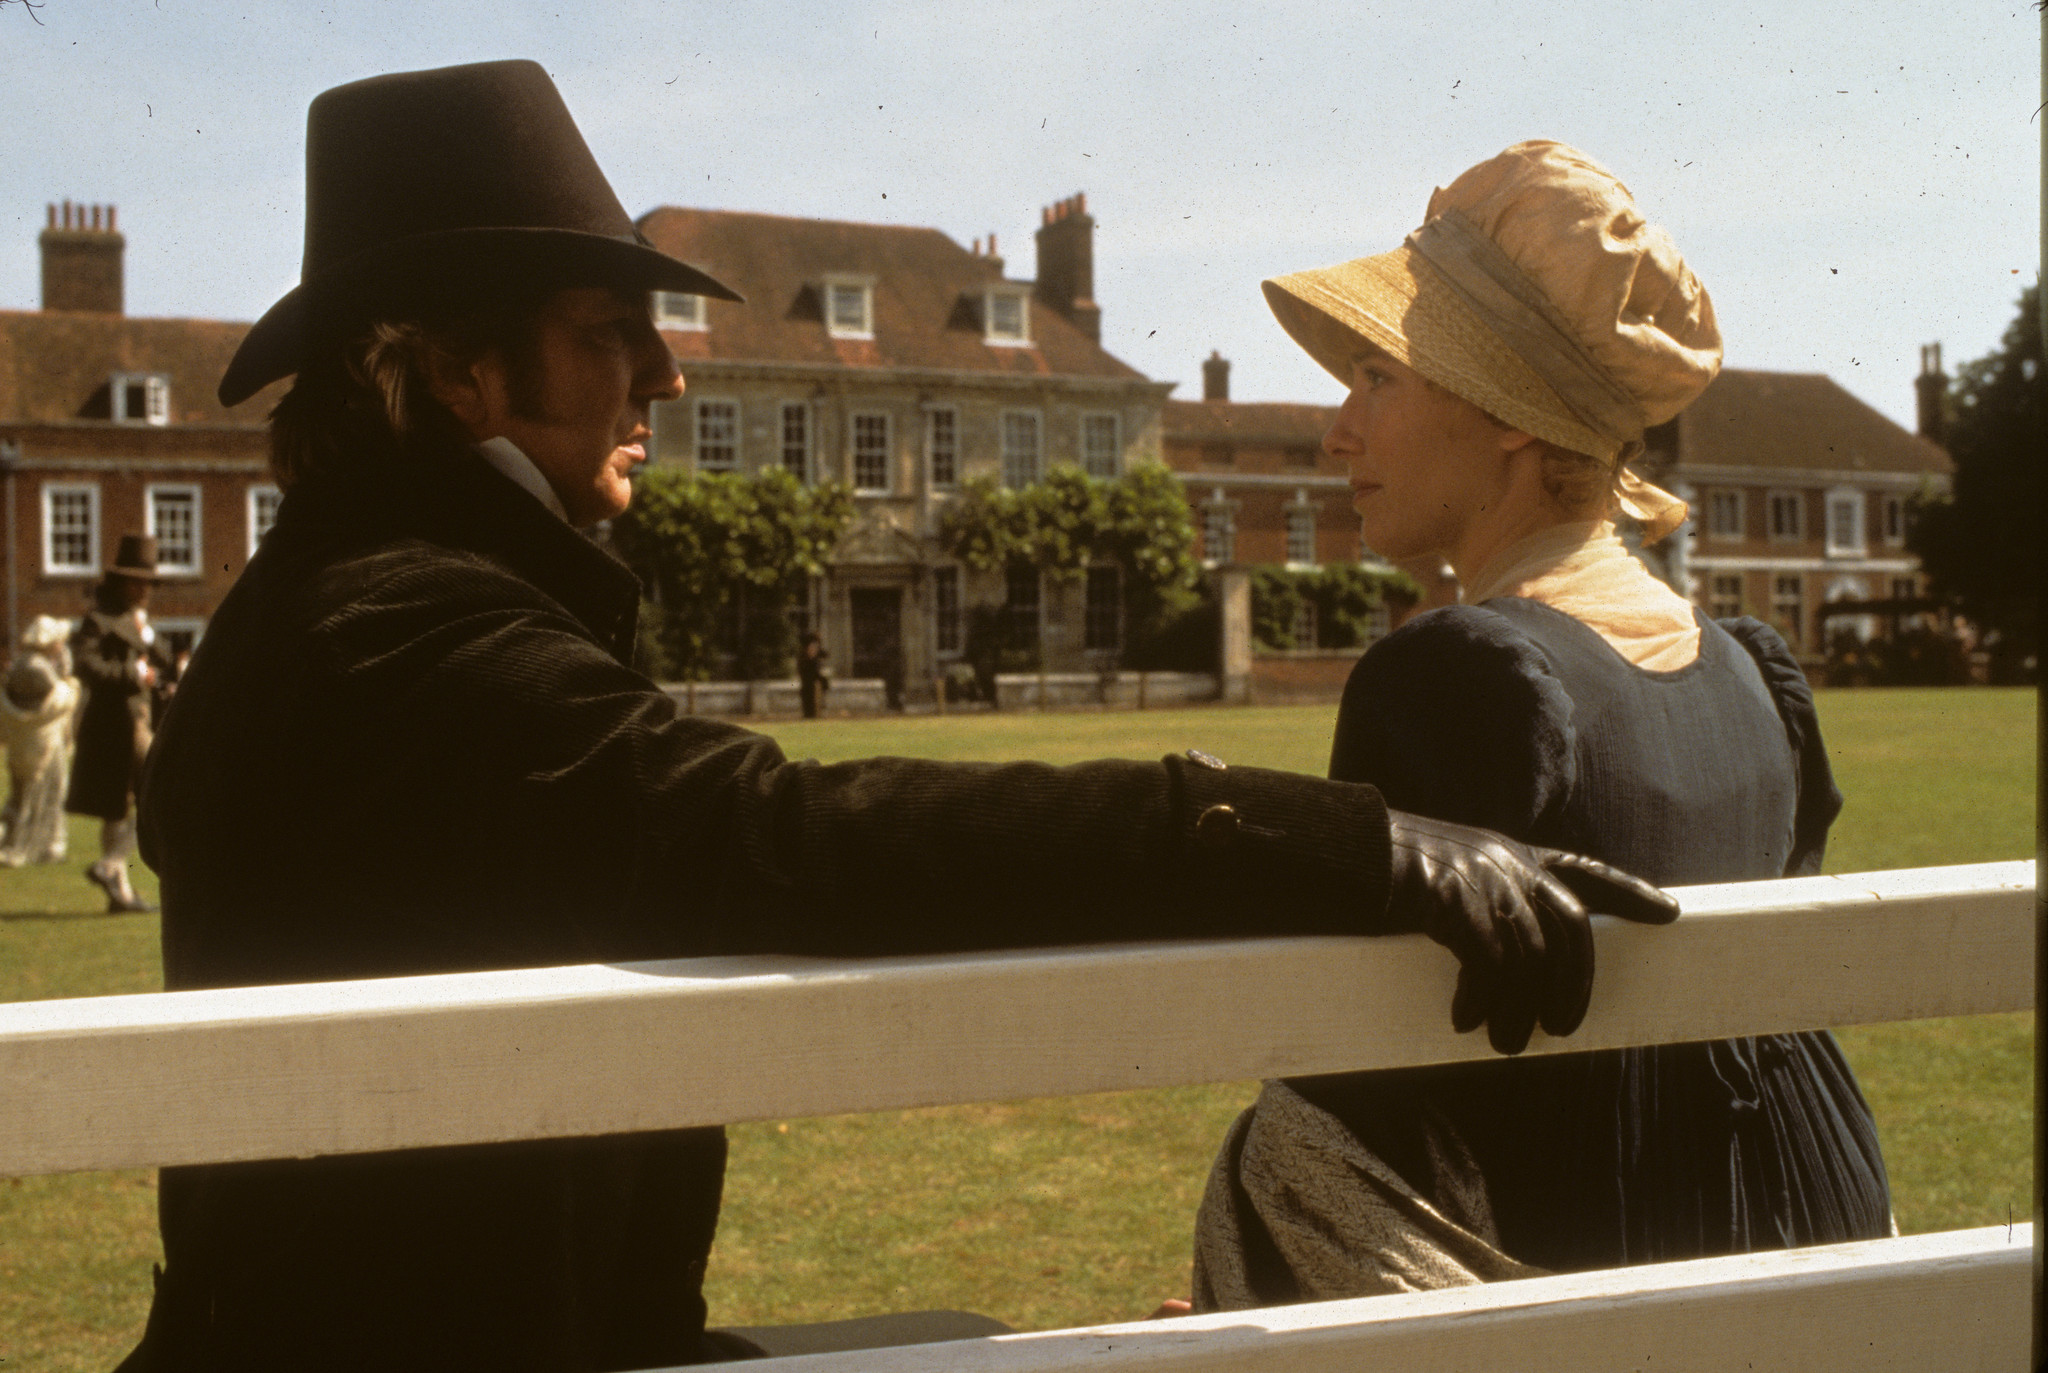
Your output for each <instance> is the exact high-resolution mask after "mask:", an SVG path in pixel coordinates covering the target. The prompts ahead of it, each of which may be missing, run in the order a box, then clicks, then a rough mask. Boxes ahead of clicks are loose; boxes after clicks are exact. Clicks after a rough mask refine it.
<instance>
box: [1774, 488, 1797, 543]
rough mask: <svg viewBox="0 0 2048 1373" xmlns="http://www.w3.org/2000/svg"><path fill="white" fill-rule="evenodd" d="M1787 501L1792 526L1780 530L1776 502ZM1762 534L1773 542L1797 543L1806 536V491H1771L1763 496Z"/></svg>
mask: <svg viewBox="0 0 2048 1373" xmlns="http://www.w3.org/2000/svg"><path fill="white" fill-rule="evenodd" d="M1780 501H1785V502H1788V503H1789V504H1790V506H1791V510H1792V528H1791V529H1790V530H1787V531H1781V530H1780V529H1779V528H1778V503H1779V502H1780ZM1764 516H1765V521H1764V523H1765V526H1766V527H1765V529H1764V534H1765V536H1766V537H1767V538H1769V539H1770V540H1771V541H1772V542H1773V543H1799V542H1801V541H1803V540H1804V539H1805V538H1806V493H1805V492H1804V491H1773V492H1771V493H1770V494H1768V495H1766V496H1765V497H1764Z"/></svg>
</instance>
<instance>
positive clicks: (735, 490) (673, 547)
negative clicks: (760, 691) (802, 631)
mask: <svg viewBox="0 0 2048 1373" xmlns="http://www.w3.org/2000/svg"><path fill="white" fill-rule="evenodd" d="M852 518H853V497H852V494H851V492H849V491H848V490H847V488H846V487H845V486H843V485H837V484H825V485H819V486H805V485H804V484H803V483H802V482H800V481H798V480H797V479H796V478H795V477H794V476H792V475H791V474H790V473H788V472H786V471H783V470H782V469H780V468H771V469H769V470H767V471H763V472H761V473H759V474H757V475H755V476H751V477H743V476H736V475H727V474H722V473H703V474H700V473H693V472H688V471H684V470H682V469H679V468H656V469H654V470H652V471H648V472H644V473H643V474H642V475H641V476H640V477H639V478H638V479H637V481H636V482H635V484H634V494H633V504H632V505H631V506H630V507H629V508H628V509H627V511H626V513H625V514H623V515H621V516H620V517H619V518H618V519H617V520H615V521H614V522H613V525H612V541H613V543H614V545H615V546H616V547H617V548H618V550H619V552H620V553H621V555H622V556H623V557H624V558H625V559H626V562H627V563H628V564H629V565H630V566H631V567H632V568H633V570H634V571H635V572H637V573H638V574H639V575H640V579H641V581H642V582H643V583H645V584H646V586H647V587H648V591H649V597H650V600H649V603H648V604H647V605H646V606H645V607H643V613H642V616H641V635H640V639H641V642H640V650H639V656H640V660H641V664H640V665H641V667H642V670H643V671H646V672H648V674H649V675H650V676H657V677H672V678H694V679H699V680H701V679H703V678H706V677H709V676H711V675H712V674H713V673H714V672H716V671H718V670H720V669H721V668H722V667H723V666H724V665H725V664H726V663H730V664H731V665H732V669H731V670H733V671H735V672H736V673H737V674H738V675H739V676H741V677H744V678H750V679H751V678H761V677H780V676H783V675H785V674H787V673H788V672H789V671H790V666H791V661H792V656H793V654H794V652H795V648H796V631H795V627H794V624H793V622H792V619H791V611H792V610H793V609H794V608H795V607H796V606H797V605H799V604H800V603H801V601H802V598H803V596H804V595H805V593H806V590H807V588H808V586H809V582H810V579H811V578H813V577H816V576H819V575H821V574H822V573H823V572H824V571H825V567H826V564H827V563H828V562H829V561H830V559H831V557H832V552H833V550H834V549H835V548H837V547H838V545H839V540H840V538H841V536H842V535H844V534H845V532H846V527H847V525H848V524H849V523H850V522H851V520H852Z"/></svg>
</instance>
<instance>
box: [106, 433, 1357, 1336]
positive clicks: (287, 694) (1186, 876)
mask: <svg viewBox="0 0 2048 1373" xmlns="http://www.w3.org/2000/svg"><path fill="white" fill-rule="evenodd" d="M637 605H638V587H637V585H636V583H635V581H634V579H633V577H632V576H631V574H630V573H628V572H627V570H626V569H625V568H624V567H622V566H621V565H619V564H618V563H617V562H616V561H615V560H614V559H613V558H612V557H611V556H610V555H608V554H607V553H605V552H603V551H601V550H600V549H599V548H597V547H596V546H594V545H593V544H591V543H590V542H588V541H587V540H586V539H584V538H583V537H582V536H580V535H578V534H576V533H575V532H573V531H572V530H570V529H569V528H568V527H567V526H565V525H563V524H561V523H560V522H559V521H558V520H556V519H555V518H554V517H553V516H551V515H549V514H548V513H547V512H546V511H544V510H543V509H542V507H541V506H540V505H539V504H538V503H537V502H535V501H534V500H533V499H532V498H531V497H530V496H528V495H527V494H526V493H525V492H523V491H521V490H519V489H518V488H517V487H515V486H514V485H513V484H512V483H510V482H508V481H506V480H504V479H503V478H502V477H500V476H498V475H497V474H496V473H495V472H493V471H491V470H490V469H489V468H488V467H487V466H486V465H485V464H483V463H482V462H481V461H480V460H478V459H476V458H475V457H474V456H473V455H471V454H470V453H468V452H467V451H466V450H460V449H449V450H424V451H419V452H414V453H410V454H404V455H385V456H373V455H372V454H370V453H368V452H367V451H366V452H365V454H364V456H363V459H362V463H361V469H360V471H359V472H358V473H357V474H356V475H354V476H353V477H351V478H347V479H317V480H316V479H309V480H308V481H305V482H302V483H300V484H299V485H297V486H295V487H294V488H293V490H292V492H291V493H290V495H289V496H288V497H287V499H286V500H285V501H284V504H283V508H282V509H281V511H280V513H279V519H278V522H277V524H276V526H275V527H274V528H273V529H272V530H271V531H270V533H269V534H268V535H267V536H266V537H265V539H264V542H263V547H262V549H261V550H260V551H259V553H258V554H257V556H256V557H255V559H254V560H253V561H252V562H251V563H250V566H249V568H248V570H247V572H246V573H244V575H243V577H242V578H241V580H240V582H239V583H238V584H237V585H236V586H235V588H234V590H233V591H232V592H231V593H230V595H229V596H228V598H227V599H226V601H225V602H224V603H223V604H222V606H221V608H220V611H219V613H218V614H217V615H216V616H215V617H214V619H213V621H212V623H211V625H210V626H209V630H208V633H207V636H206V638H205V640H204V642H203V643H202V645H201V646H200V648H199V650H198V652H197V654H196V655H195V657H194V660H193V662H192V663H191V665H190V666H189V668H188V669H187V672H186V674H185V677H184V680H183V682H182V684H181V686H180V689H179V691H178V694H177V697H176V699H175V700H174V701H173V703H172V705H171V708H170V710H169V712H168V713H167V715H166V716H165V719H164V722H163V726H162V729H161V730H160V732H159V734H158V738H157V745H156V749H155V752H154V753H153V754H152V756H151V761H150V767H149V771H148V774H147V777H146V780H145V787H144V794H143V799H142V811H141V818H142V839H143V852H144V854H145V856H146V857H147V858H148V860H149V862H150V864H151V866H153V867H154V868H155V869H156V871H157V872H158V873H159V874H160V875H161V877H162V883H163V904H164V919H163V941H164V971H165V980H166V983H167V985H168V986H169V987H171V988H174V989H175V988H189V987H218V986H233V985H245V984H258V983H275V982H292V981H300V980H308V981H312V980H324V979H333V978H350V977H377V976H386V975H395V974H409V973H432V972H443V971H453V970H464V969H493V968H513V967H522V966H546V965H552V964H566V963H582V962H592V961H606V962H609V961H618V960H631V959H648V958H664V957H679V956H694V955H709V954H736V953H752V952H808V953H814V954H827V955H849V956H851V955H862V954H883V953H896V952H909V951H918V950H941V949H970V948H990V947H1006V946H1016V945H1029V944H1057V943H1070V942H1078V941H1091V940H1112V939H1114V940H1121V939H1134V938H1136V939H1142V938H1149V937H1158V936H1186V935H1215V934H1228V933H1239V932H1242V933H1275V932H1303V933H1314V932H1345V931H1349V932H1368V931H1372V930H1374V929H1376V928H1378V927H1379V925H1380V923H1381V922H1382V921H1383V918H1384V914H1383V913H1384V910H1385V907H1386V902H1387V881H1388V862H1389V856H1388V843H1387V821H1386V813H1385V810H1384V808H1383V805H1382V803H1381V801H1380V799H1379V795H1378V793H1377V792H1376V791H1375V790H1373V789H1372V788H1371V787H1367V786H1359V785H1353V784H1347V783H1338V782H1329V781H1324V780H1320V779H1312V778H1306V777H1296V776H1291V775H1285V774H1278V773H1271V772H1264V771H1261V770H1258V769H1252V768H1228V769H1223V770H1219V769H1217V768H1212V767H1208V766H1204V765H1202V763H1201V762H1200V760H1195V759H1189V758H1178V757H1176V758H1169V759H1167V760H1166V761H1165V762H1164V763H1163V764H1160V763H1149V764H1148V763H1135V762H1102V763H1090V764H1082V765H1078V766H1073V767H1063V768H1055V767H1049V766H1044V765H1040V764H1033V763H1016V764H1003V765H976V764H951V765H947V764H938V763H932V762H923V761H917V760H913V759H902V758H896V759H876V760H872V761H868V762H860V763H846V764H836V765H831V766H822V765H819V764H817V763H814V762H792V761H789V760H787V759H785V758H784V757H783V755H782V754H781V752H780V751H779V750H778V749H777V747H776V745H775V744H774V742H773V741H771V740H769V739H767V738H764V737H762V736H760V735H757V734H752V733H749V732H747V731H746V730H743V729H739V728H735V727H733V726H731V725H727V724H721V723H717V722H714V721H709V720H702V719H692V718H687V717H679V716H678V714H677V712H676V710H675V707H674V705H673V703H672V702H671V701H670V700H669V698H668V697H666V696H665V695H664V694H663V693H662V692H660V691H659V690H658V689H656V688H655V687H654V686H653V685H652V684H650V683H649V682H648V681H647V680H646V679H645V678H643V677H641V676H639V675H638V674H637V673H635V672H633V671H632V670H631V669H630V668H629V667H627V666H625V665H624V659H625V657H626V655H627V652H628V648H629V645H631V643H632V642H633V629H634V615H635V611H636V608H637ZM1190 723H1191V725H1193V724H1197V723H1198V721H1197V720H1194V719H1191V721H1190ZM1199 742H1200V741H1199V739H1191V740H1190V743H1199ZM1220 803H1228V804H1229V805H1231V806H1233V807H1234V808H1235V809H1236V810H1237V812H1238V813H1239V815H1240V817H1241V818H1242V821H1243V825H1242V828H1241V829H1240V830H1239V831H1238V832H1237V834H1236V837H1235V841H1234V842H1231V843H1227V844H1215V845H1211V844H1205V843H1203V842H1200V841H1198V840H1197V839H1196V837H1195V820H1196V817H1197V816H1198V815H1199V814H1201V813H1202V811H1203V810H1204V809H1205V808H1206V807H1209V806H1212V805H1216V804H1220ZM1207 833H1213V830H1211V831H1208V832H1207ZM724 1154H725V1141H724V1136H723V1133H722V1132H721V1131H719V1130H716V1129H712V1130H695V1131H671V1132H661V1133H653V1134H641V1135H625V1136H610V1137H605V1138H597V1139H565V1140H548V1141H535V1142H524V1143H511V1144H503V1145H490V1146H481V1147H462V1148H447V1149H435V1150H422V1151H408V1152H403V1153H391V1154H373V1155H358V1156H351V1157H337V1158H325V1159H313V1160H295V1161H278V1162H266V1163H250V1164H226V1165H214V1166H206V1167H188V1168H168V1169H165V1170H164V1171H163V1175H162V1186H161V1192H160V1207H161V1219H162V1227H163V1237H164V1250H165V1256H166V1266H165V1269H164V1272H163V1274H162V1276H161V1278H160V1281H159V1284H158V1291H157V1297H156V1303H155V1307H154V1310H153V1312H152V1315H151V1322H150V1329H149V1333H148V1336H147V1337H146V1339H145V1343H144V1347H143V1349H142V1350H139V1351H138V1352H137V1354H136V1355H135V1356H133V1358H132V1360H131V1366H132V1367H133V1368H135V1369H181V1370H183V1369H207V1370H226V1369H233V1370H244V1369H247V1370H255V1369H263V1370H273V1369H278V1368H287V1367H288V1368H292V1369H294V1370H306V1369H328V1368H333V1369H344V1368H346V1369H350V1370H358V1369H363V1368H376V1369H379V1370H384V1371H385V1373H395V1371H396V1370H404V1369H414V1368H417V1369H434V1370H437V1373H439V1371H440V1370H446V1369H449V1368H484V1367H489V1368H493V1369H499V1370H512V1369H546V1370H572V1369H574V1370H584V1369H624V1368H640V1367H651V1366H660V1365H663V1364H676V1363H688V1362H693V1361H697V1360H699V1359H701V1358H705V1357H709V1356H710V1355H709V1353H708V1351H707V1348H706V1346H705V1344H704V1342H703V1336H702V1333H701V1332H702V1330H703V1324H704V1304H703V1300H702V1298H701V1296H700V1289H701V1287H702V1282H703V1276H704V1266H705V1263H706V1261H707V1259H708V1257H709V1254H710V1248H711V1240H712V1233H713V1229H714V1227H715V1224H716V1220H717V1214H718V1206H719V1194H720V1185H721V1178H722V1172H723V1164H724Z"/></svg>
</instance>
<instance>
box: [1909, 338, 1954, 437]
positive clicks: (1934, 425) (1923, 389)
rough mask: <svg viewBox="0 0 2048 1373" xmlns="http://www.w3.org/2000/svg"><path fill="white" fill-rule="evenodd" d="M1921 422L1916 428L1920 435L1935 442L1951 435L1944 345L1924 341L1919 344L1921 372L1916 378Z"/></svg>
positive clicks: (1916, 393)
mask: <svg viewBox="0 0 2048 1373" xmlns="http://www.w3.org/2000/svg"><path fill="white" fill-rule="evenodd" d="M1913 390H1914V392H1915V399H1916V400H1917V401H1918V402H1919V404H1918V406H1917V407H1916V408H1917V410H1918V412H1919V415H1918V418H1919V424H1918V425H1917V426H1916V428H1917V429H1918V431H1919V434H1920V437H1922V438H1924V439H1930V440H1932V441H1933V442H1935V443H1945V442H1947V434H1948V375H1947V374H1946V373H1945V372H1943V371H1942V370H1941V345H1940V344H1939V343H1927V344H1922V345H1921V347H1920V375H1919V376H1918V377H1916V378H1914V380H1913Z"/></svg>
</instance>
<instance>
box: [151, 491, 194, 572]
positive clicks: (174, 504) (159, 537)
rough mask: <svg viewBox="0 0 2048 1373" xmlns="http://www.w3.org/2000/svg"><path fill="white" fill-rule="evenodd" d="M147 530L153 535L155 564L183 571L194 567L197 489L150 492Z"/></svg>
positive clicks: (192, 569)
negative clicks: (154, 537) (154, 539)
mask: <svg viewBox="0 0 2048 1373" xmlns="http://www.w3.org/2000/svg"><path fill="white" fill-rule="evenodd" d="M149 531H150V533H152V534H154V535H155V536H156V561H157V566H159V567H164V568H176V569H178V570H180V571H185V572H196V571H198V569H199V493H198V492H196V491H152V492H150V493H149Z"/></svg>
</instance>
